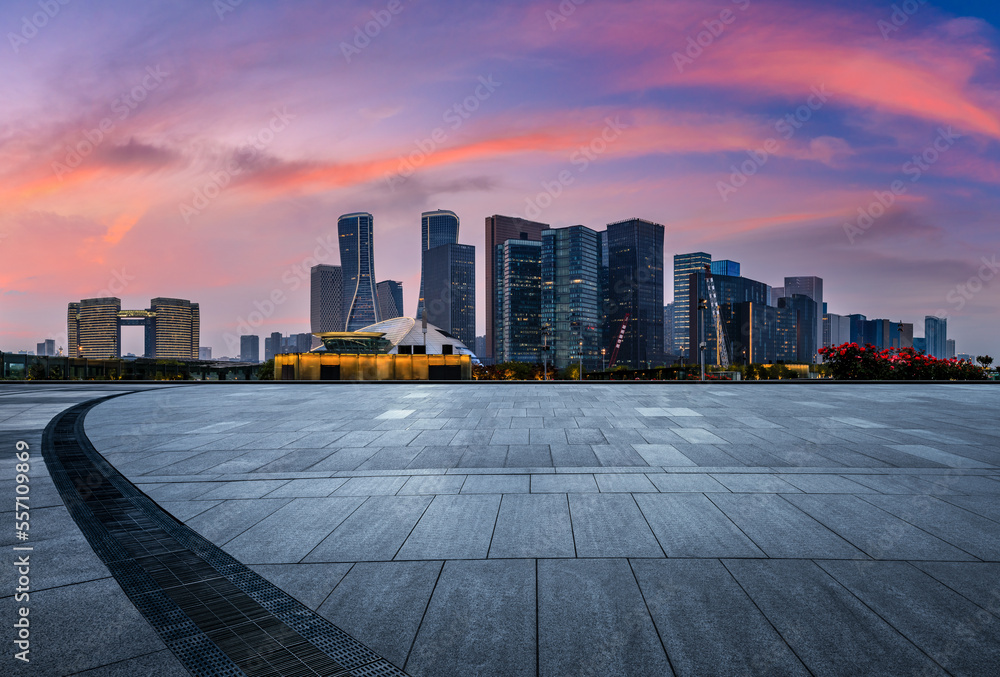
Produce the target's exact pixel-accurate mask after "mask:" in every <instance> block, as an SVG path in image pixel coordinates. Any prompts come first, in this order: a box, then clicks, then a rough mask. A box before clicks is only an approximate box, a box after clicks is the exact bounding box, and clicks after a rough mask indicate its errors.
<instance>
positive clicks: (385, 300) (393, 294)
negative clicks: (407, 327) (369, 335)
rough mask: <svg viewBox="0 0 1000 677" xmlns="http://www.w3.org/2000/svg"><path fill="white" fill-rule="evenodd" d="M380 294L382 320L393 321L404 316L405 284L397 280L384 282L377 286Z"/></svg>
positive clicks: (379, 313)
mask: <svg viewBox="0 0 1000 677" xmlns="http://www.w3.org/2000/svg"><path fill="white" fill-rule="evenodd" d="M375 291H376V293H377V294H378V316H379V318H381V319H382V320H391V319H392V318H394V317H402V316H403V283H402V282H397V281H396V280H383V281H381V282H379V283H378V284H376V285H375Z"/></svg>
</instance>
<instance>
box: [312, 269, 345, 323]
mask: <svg viewBox="0 0 1000 677" xmlns="http://www.w3.org/2000/svg"><path fill="white" fill-rule="evenodd" d="M343 297H344V271H343V269H342V268H341V267H340V266H330V265H325V264H320V265H318V266H313V267H312V268H311V269H310V270H309V327H310V330H311V331H312V332H323V331H344V315H343V311H344V308H343V305H344V298H343Z"/></svg>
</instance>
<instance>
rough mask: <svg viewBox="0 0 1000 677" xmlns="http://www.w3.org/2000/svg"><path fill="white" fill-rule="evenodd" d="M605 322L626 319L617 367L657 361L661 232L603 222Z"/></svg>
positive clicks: (643, 224)
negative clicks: (605, 225)
mask: <svg viewBox="0 0 1000 677" xmlns="http://www.w3.org/2000/svg"><path fill="white" fill-rule="evenodd" d="M607 232H608V287H609V289H610V292H609V293H610V297H611V299H610V301H611V302H610V307H609V313H608V315H609V320H610V322H611V326H612V327H619V326H621V323H622V322H623V321H624V319H625V316H626V315H628V318H629V320H628V325H627V327H626V329H625V337H624V340H623V341H622V345H621V348H620V349H619V351H618V362H617V363H618V364H622V365H626V366H630V367H632V368H635V369H638V368H643V367H652V366H655V365H657V364H660V363H662V361H663V235H664V228H663V226H661V225H660V224H658V223H653V222H652V221H646V220H645V219H627V220H625V221H618V222H616V223H610V224H608V230H607Z"/></svg>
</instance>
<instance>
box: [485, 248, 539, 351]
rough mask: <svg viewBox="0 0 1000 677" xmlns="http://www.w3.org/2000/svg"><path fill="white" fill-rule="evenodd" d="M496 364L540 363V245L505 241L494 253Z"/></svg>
mask: <svg viewBox="0 0 1000 677" xmlns="http://www.w3.org/2000/svg"><path fill="white" fill-rule="evenodd" d="M493 252H494V253H493V265H494V270H495V271H496V279H495V291H494V294H495V297H494V300H493V306H494V308H495V313H496V317H495V326H496V353H495V357H494V359H495V361H496V362H498V363H499V362H539V361H540V355H539V347H540V346H541V328H542V327H541V324H542V323H541V319H542V243H541V242H535V241H529V240H507V241H506V242H503V243H502V244H498V245H497V246H496V247H495V248H494V250H493Z"/></svg>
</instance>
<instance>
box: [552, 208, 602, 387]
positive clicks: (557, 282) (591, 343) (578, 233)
mask: <svg viewBox="0 0 1000 677" xmlns="http://www.w3.org/2000/svg"><path fill="white" fill-rule="evenodd" d="M603 300H604V299H603V294H602V290H601V246H600V237H599V233H598V232H597V231H595V230H591V229H590V228H587V227H586V226H570V227H568V228H553V229H550V230H545V231H542V327H543V328H545V329H548V330H549V332H550V337H549V342H548V345H549V347H550V350H549V355H550V356H551V357H552V364H553V365H554V366H555V367H557V368H559V369H562V368H564V367H566V366H568V365H569V364H571V363H576V362H577V361H578V360H579V359H580V351H581V350H582V351H583V363H584V368H585V369H598V368H600V366H601V347H602V330H603V326H602V321H601V312H602V310H603V305H604V303H603Z"/></svg>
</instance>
